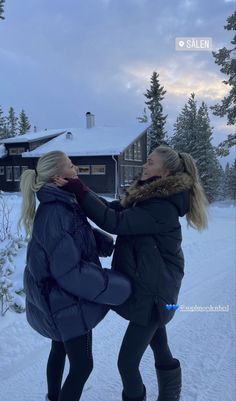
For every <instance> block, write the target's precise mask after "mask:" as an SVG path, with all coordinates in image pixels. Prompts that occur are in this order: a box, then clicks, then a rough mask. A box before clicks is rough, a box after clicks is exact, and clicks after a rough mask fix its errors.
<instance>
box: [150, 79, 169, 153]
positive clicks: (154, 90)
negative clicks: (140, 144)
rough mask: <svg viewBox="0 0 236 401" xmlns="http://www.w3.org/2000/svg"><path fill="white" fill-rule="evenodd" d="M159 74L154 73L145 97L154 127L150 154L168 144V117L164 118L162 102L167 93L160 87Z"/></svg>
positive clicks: (151, 129)
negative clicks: (166, 124) (166, 125)
mask: <svg viewBox="0 0 236 401" xmlns="http://www.w3.org/2000/svg"><path fill="white" fill-rule="evenodd" d="M158 77H159V74H157V73H156V71H154V72H153V74H152V77H151V85H150V89H147V91H146V93H145V94H144V96H145V97H146V98H147V99H148V100H147V101H146V102H145V104H146V105H147V106H148V108H149V110H150V117H151V123H152V126H151V127H150V129H149V133H148V136H149V141H148V143H149V152H152V150H153V149H155V148H156V147H157V146H159V145H161V144H163V143H166V141H165V134H166V132H165V130H164V126H165V123H166V117H167V115H166V116H163V107H162V104H161V102H162V100H163V99H164V95H165V93H166V91H165V90H164V87H163V86H161V85H160V82H159V79H158Z"/></svg>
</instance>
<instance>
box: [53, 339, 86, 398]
mask: <svg viewBox="0 0 236 401" xmlns="http://www.w3.org/2000/svg"><path fill="white" fill-rule="evenodd" d="M66 355H67V357H68V359H69V363H70V368H69V373H68V376H67V378H66V380H65V382H64V384H63V386H62V388H61V383H62V376H63V371H64V366H65V358H66ZM92 370H93V356H92V332H89V333H87V334H85V335H83V336H80V337H77V338H73V339H72V340H69V341H66V342H64V343H63V342H59V341H52V347H51V351H50V354H49V358H48V363H47V382H48V398H49V400H50V401H79V399H80V396H81V393H82V391H83V387H84V384H85V383H86V381H87V379H88V377H89V375H90V373H91V372H92Z"/></svg>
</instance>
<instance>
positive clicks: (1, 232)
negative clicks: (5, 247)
mask: <svg viewBox="0 0 236 401" xmlns="http://www.w3.org/2000/svg"><path fill="white" fill-rule="evenodd" d="M10 212H11V208H10V207H9V205H8V204H7V199H6V198H5V197H4V196H3V195H2V194H0V241H4V240H5V239H7V238H9V237H10V233H11V230H10Z"/></svg>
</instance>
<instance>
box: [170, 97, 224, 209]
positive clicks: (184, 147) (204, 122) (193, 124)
mask: <svg viewBox="0 0 236 401" xmlns="http://www.w3.org/2000/svg"><path fill="white" fill-rule="evenodd" d="M211 140H212V128H211V126H210V119H209V115H208V109H207V105H206V104H205V103H204V102H203V103H202V105H201V106H200V107H199V109H198V108H197V102H196V100H195V95H194V94H193V93H192V94H191V96H190V98H189V99H188V102H187V104H185V106H184V107H183V109H182V111H181V113H180V115H179V116H178V118H177V121H176V123H175V125H174V135H173V137H172V138H171V146H173V147H174V148H175V149H176V150H177V151H180V152H186V153H190V154H191V156H192V157H193V158H194V160H195V161H196V164H197V167H198V171H199V176H200V179H201V182H202V185H203V187H204V190H205V192H206V195H207V198H208V200H209V201H210V202H212V201H213V200H215V199H217V197H218V196H219V190H220V187H219V185H220V178H221V176H222V169H221V166H220V164H219V161H218V159H217V157H216V152H215V149H214V147H213V145H212V143H211Z"/></svg>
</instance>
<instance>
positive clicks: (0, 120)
mask: <svg viewBox="0 0 236 401" xmlns="http://www.w3.org/2000/svg"><path fill="white" fill-rule="evenodd" d="M5 126H6V119H5V117H4V114H3V111H2V108H1V106H0V138H4V135H5Z"/></svg>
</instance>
